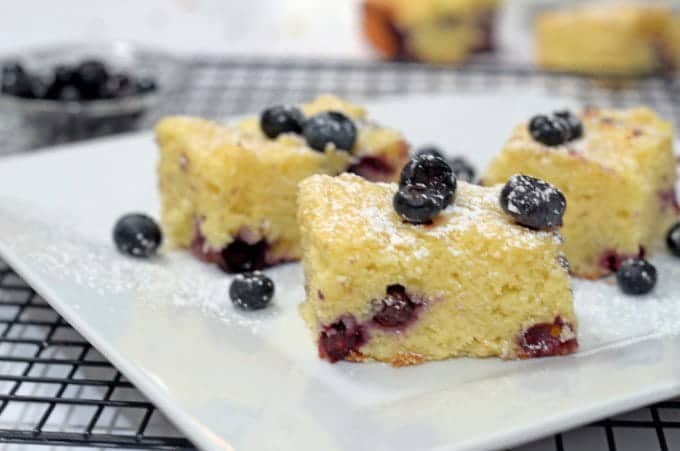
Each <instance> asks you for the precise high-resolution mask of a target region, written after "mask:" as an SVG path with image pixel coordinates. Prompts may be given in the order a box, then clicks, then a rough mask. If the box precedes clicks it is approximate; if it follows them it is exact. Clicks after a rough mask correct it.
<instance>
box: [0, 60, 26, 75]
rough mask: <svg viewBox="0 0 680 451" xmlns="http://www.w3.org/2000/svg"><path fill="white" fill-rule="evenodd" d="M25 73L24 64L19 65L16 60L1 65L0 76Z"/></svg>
mask: <svg viewBox="0 0 680 451" xmlns="http://www.w3.org/2000/svg"><path fill="white" fill-rule="evenodd" d="M24 73H26V70H24V66H22V65H21V63H19V62H18V61H7V62H6V63H4V64H3V65H2V76H3V77H5V76H10V75H12V76H15V75H17V74H24Z"/></svg>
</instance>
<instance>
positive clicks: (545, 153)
mask: <svg viewBox="0 0 680 451" xmlns="http://www.w3.org/2000/svg"><path fill="white" fill-rule="evenodd" d="M580 119H581V121H582V124H583V131H582V137H580V138H578V139H576V140H572V141H568V142H566V143H563V144H560V145H555V146H548V145H546V144H543V143H541V142H538V141H537V140H535V139H534V138H533V137H532V136H531V134H530V131H529V127H528V125H527V124H521V125H519V126H518V127H517V128H516V129H515V131H514V133H513V134H512V136H511V138H510V139H509V141H508V142H507V143H506V144H505V146H504V148H503V150H502V151H501V152H500V154H499V155H498V156H497V157H496V158H495V159H493V160H492V162H491V163H490V165H489V167H488V168H487V170H486V173H485V174H484V175H483V176H482V182H483V184H485V185H493V184H496V183H505V181H506V180H507V179H508V177H510V176H512V175H513V174H515V173H522V174H527V175H530V176H534V177H539V178H541V179H543V180H546V181H548V182H550V183H552V184H554V185H555V186H557V187H558V188H559V189H560V191H562V192H563V193H564V195H565V196H566V198H567V211H566V213H565V216H564V226H563V228H562V234H563V235H564V239H565V243H564V250H565V253H566V255H567V257H568V259H569V263H570V265H571V271H572V272H573V274H575V275H577V276H581V277H587V278H597V277H600V276H604V275H606V274H609V273H610V272H612V271H615V270H616V269H617V268H618V265H619V264H620V263H621V261H623V260H624V259H625V258H627V257H636V256H640V255H645V254H651V253H652V252H653V250H654V247H655V246H656V245H658V244H659V243H660V242H661V240H662V238H663V237H664V236H665V234H666V231H667V229H668V228H669V227H670V225H671V224H672V223H673V221H674V220H676V219H677V215H678V204H677V200H676V195H675V181H676V173H675V157H674V154H673V131H672V127H671V124H670V123H668V122H666V121H665V120H663V119H661V118H660V117H659V116H657V115H656V114H655V113H654V112H652V111H651V110H649V109H647V108H634V109H630V110H608V109H598V108H587V109H586V110H584V112H583V113H582V115H581V116H580Z"/></svg>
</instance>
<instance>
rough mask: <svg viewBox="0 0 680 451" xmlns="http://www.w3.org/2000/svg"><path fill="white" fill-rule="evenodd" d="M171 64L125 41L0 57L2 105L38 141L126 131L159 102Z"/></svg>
mask: <svg viewBox="0 0 680 451" xmlns="http://www.w3.org/2000/svg"><path fill="white" fill-rule="evenodd" d="M171 64H172V61H171V59H170V58H168V57H165V56H164V55H162V54H159V53H156V52H148V51H144V50H141V49H136V48H134V47H133V46H132V45H130V44H126V43H121V42H114V43H110V44H83V45H64V46H58V47H52V48H46V49H43V50H38V51H27V52H22V53H20V54H17V55H15V56H11V57H8V58H7V59H4V60H1V61H0V68H1V71H0V106H2V107H3V108H4V109H5V110H6V111H8V112H10V113H16V115H17V116H18V117H19V118H21V119H22V120H23V122H24V123H25V124H26V125H27V126H28V127H30V129H31V130H32V131H34V132H35V135H36V137H38V138H39V141H40V142H38V144H49V143H53V142H60V141H70V140H77V139H84V138H90V137H94V136H99V135H104V134H109V133H115V132H121V131H126V130H129V129H131V128H133V127H134V126H135V125H136V123H137V122H138V121H139V119H140V118H141V117H142V116H143V115H144V113H146V112H147V111H148V110H149V109H151V108H152V107H153V106H154V105H155V104H156V103H157V101H158V99H159V93H160V92H161V89H162V88H163V87H164V86H165V85H166V82H167V80H166V78H167V76H166V74H167V73H171V72H172V71H171V70H168V68H169V67H170V66H169V65H171ZM164 65H165V66H167V67H164Z"/></svg>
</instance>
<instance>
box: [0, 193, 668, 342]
mask: <svg viewBox="0 0 680 451" xmlns="http://www.w3.org/2000/svg"><path fill="white" fill-rule="evenodd" d="M488 201H491V199H488ZM13 210H14V211H19V210H22V211H24V212H25V211H27V210H28V209H23V208H22V209H13ZM57 216H58V215H54V214H51V215H49V217H50V218H55V217H57ZM383 224H387V222H383ZM76 229H77V228H76V227H75V226H74V225H73V224H69V223H68V222H66V221H64V222H63V223H61V224H55V223H53V222H52V223H49V224H48V223H45V222H44V220H43V219H41V218H39V217H35V216H29V215H28V214H24V215H23V216H18V215H17V214H15V213H10V211H9V210H5V209H3V208H0V231H2V233H3V234H5V235H8V236H12V237H13V238H12V240H8V241H5V243H4V246H5V249H7V250H9V251H11V252H12V253H14V254H21V255H25V256H27V258H26V260H27V261H28V262H29V264H30V265H31V266H32V267H34V268H35V269H36V270H37V271H39V272H40V273H41V274H43V275H44V276H45V277H50V278H57V279H59V280H62V281H68V282H69V283H72V284H73V285H75V286H77V287H80V290H81V291H82V293H87V296H84V297H83V299H84V300H87V299H88V296H89V297H91V296H99V297H103V298H105V299H107V301H108V302H110V303H113V304H112V305H111V308H115V299H117V298H118V297H120V296H124V297H126V298H130V299H135V300H136V301H138V302H142V303H145V304H147V305H150V306H154V305H155V306H158V307H167V306H168V305H171V306H173V307H174V308H176V309H178V310H177V311H178V313H177V314H182V313H181V311H182V309H190V310H192V311H197V312H202V314H205V315H209V316H211V317H214V318H217V319H219V320H220V321H222V322H224V324H225V327H240V328H244V329H246V330H248V331H249V332H250V333H253V334H259V333H261V332H263V331H266V330H267V329H269V328H271V327H278V328H280V329H282V330H286V329H288V328H290V327H303V326H302V324H301V323H300V321H299V318H297V313H296V306H297V305H298V303H299V302H300V301H302V299H303V296H304V292H303V283H304V277H303V274H302V269H301V267H300V265H298V264H289V265H284V266H282V267H280V268H276V269H274V270H269V271H268V274H270V275H271V276H272V277H273V279H274V281H275V283H276V295H275V298H274V304H273V306H272V307H271V308H268V309H265V310H263V311H259V312H247V313H243V312H240V311H238V310H236V309H234V308H233V306H232V305H231V302H230V301H229V295H228V290H229V284H230V282H231V277H230V276H227V275H225V274H223V273H221V272H220V271H219V270H217V269H216V268H214V267H212V266H209V265H205V264H202V263H200V262H197V261H195V260H194V259H193V258H192V257H191V256H189V255H187V254H186V253H185V252H182V251H177V252H168V251H165V252H163V253H162V254H161V255H160V256H159V257H158V258H155V259H151V260H137V259H132V258H129V257H126V256H123V255H121V254H119V253H118V252H117V251H116V250H115V248H114V245H113V242H106V241H102V240H101V239H95V238H93V237H89V236H86V235H83V234H81V233H80V232H78V231H76ZM384 232H385V233H390V230H387V229H386V230H384ZM395 244H396V243H395ZM421 257H422V258H426V257H427V255H422V256H421ZM652 262H653V263H654V264H655V265H656V267H657V269H658V273H659V277H658V285H657V287H656V288H655V290H654V291H653V292H652V293H651V294H649V295H646V296H638V297H635V296H627V295H624V294H623V293H621V292H620V290H619V289H618V287H617V286H616V284H615V281H614V279H613V278H608V279H602V280H598V281H583V280H576V279H574V280H573V285H574V294H575V308H576V313H577V318H578V321H579V330H578V332H579V342H580V344H581V348H580V352H589V351H594V350H597V349H600V348H603V347H608V346H611V345H618V344H620V343H623V342H630V341H631V340H633V341H635V340H637V339H640V340H642V339H645V338H648V337H650V336H657V335H670V334H680V296H679V295H678V293H680V261H679V260H678V259H677V258H674V257H671V256H670V255H667V254H665V253H663V252H662V253H660V255H658V256H656V257H654V258H653V259H652ZM109 300H110V301H109ZM284 322H285V323H286V324H283V323H284Z"/></svg>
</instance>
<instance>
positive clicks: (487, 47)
mask: <svg viewBox="0 0 680 451" xmlns="http://www.w3.org/2000/svg"><path fill="white" fill-rule="evenodd" d="M499 4H500V0H418V1H413V0H364V3H363V10H362V14H363V29H364V34H365V36H366V38H367V39H368V41H369V42H370V43H371V44H372V45H373V47H374V48H375V49H376V50H377V51H378V52H380V53H381V54H382V55H383V56H384V57H386V58H389V59H399V60H416V61H422V62H431V63H452V64H455V63H463V62H465V61H467V60H468V59H469V58H470V57H471V56H472V55H473V54H475V53H478V52H487V51H491V50H493V48H494V25H495V24H494V22H495V21H494V19H495V15H496V10H497V9H498V6H499Z"/></svg>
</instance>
